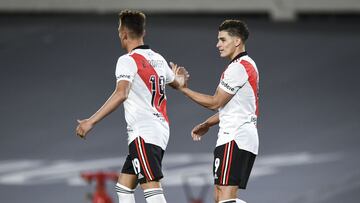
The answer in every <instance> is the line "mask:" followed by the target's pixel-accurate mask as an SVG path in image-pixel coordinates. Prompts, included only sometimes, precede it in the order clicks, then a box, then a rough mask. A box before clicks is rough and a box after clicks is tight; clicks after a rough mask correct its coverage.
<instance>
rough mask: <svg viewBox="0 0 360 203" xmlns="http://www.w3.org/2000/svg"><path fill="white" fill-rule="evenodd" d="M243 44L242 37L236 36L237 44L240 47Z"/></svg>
mask: <svg viewBox="0 0 360 203" xmlns="http://www.w3.org/2000/svg"><path fill="white" fill-rule="evenodd" d="M241 44H242V40H241V38H240V37H236V38H235V46H236V47H238V46H240V45H241Z"/></svg>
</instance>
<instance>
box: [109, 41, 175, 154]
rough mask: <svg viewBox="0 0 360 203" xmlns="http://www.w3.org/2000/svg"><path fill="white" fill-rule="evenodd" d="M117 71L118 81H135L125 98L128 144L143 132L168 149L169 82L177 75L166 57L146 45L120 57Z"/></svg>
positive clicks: (147, 139)
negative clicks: (166, 89) (167, 108)
mask: <svg viewBox="0 0 360 203" xmlns="http://www.w3.org/2000/svg"><path fill="white" fill-rule="evenodd" d="M115 75H116V79H117V82H118V81H120V80H126V81H129V82H131V89H130V92H129V95H128V98H127V99H126V100H125V101H124V109H125V120H126V122H127V131H128V144H130V143H131V142H132V141H133V140H134V139H135V138H136V137H138V136H141V137H142V138H143V139H144V140H145V142H147V143H151V144H154V145H157V146H159V147H161V148H162V149H163V150H165V149H166V146H167V143H168V140H169V119H168V116H167V113H166V95H165V86H166V84H167V83H171V82H172V81H173V80H174V77H175V76H174V74H173V72H172V70H171V69H170V67H169V66H168V64H167V62H166V60H165V59H164V58H163V57H162V56H161V55H160V54H158V53H156V52H154V51H152V50H151V49H150V48H149V46H147V45H142V46H139V47H137V48H135V49H134V50H132V51H131V52H130V53H128V54H124V55H123V56H121V57H120V58H119V60H118V62H117V64H116V71H115Z"/></svg>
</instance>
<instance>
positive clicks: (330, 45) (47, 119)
mask: <svg viewBox="0 0 360 203" xmlns="http://www.w3.org/2000/svg"><path fill="white" fill-rule="evenodd" d="M227 17H228V16H222V15H214V16H211V15H202V16H195V15H191V16H189V15H173V16H164V15H154V16H152V15H149V16H148V27H147V37H146V42H147V43H148V44H150V46H151V47H152V48H153V49H154V50H156V51H158V52H159V53H162V54H163V55H164V56H165V58H167V59H168V60H169V61H174V62H177V63H179V64H182V65H184V66H185V67H187V69H188V70H189V72H190V74H191V82H190V87H192V88H193V89H194V90H198V91H201V92H204V93H208V94H212V93H213V92H214V90H215V88H216V86H217V83H218V79H219V76H220V74H221V73H222V71H223V69H224V67H225V66H226V64H227V61H226V60H223V59H221V58H220V57H219V56H218V52H217V50H216V47H215V44H216V37H217V27H218V25H219V24H220V23H221V22H222V20H223V19H225V18H227ZM230 17H233V18H234V17H236V16H230ZM242 19H245V20H246V21H247V22H248V25H249V27H250V30H251V35H250V40H249V41H248V44H247V51H248V53H249V55H250V56H251V57H252V58H253V59H254V60H255V61H256V62H257V65H258V68H259V71H260V88H261V89H260V93H261V94H260V113H261V116H260V119H259V134H260V154H259V156H258V161H257V162H256V163H255V172H254V175H253V178H252V179H251V180H250V182H249V185H248V189H247V190H246V191H241V192H240V196H241V197H242V198H243V199H244V200H246V201H247V202H249V203H273V202H276V203H325V202H326V203H339V202H342V203H356V202H359V200H360V171H359V167H360V163H359V158H358V156H359V155H360V154H359V153H360V148H359V144H360V137H359V129H360V125H359V119H358V115H359V113H360V105H359V102H358V100H359V99H360V91H359V87H360V82H359V76H360V69H359V67H360V62H359V57H360V52H359V47H360V26H358V25H359V24H360V19H359V18H358V17H344V18H336V17H317V18H316V17H306V18H301V19H300V20H299V21H298V22H292V23H291V22H289V23H273V22H270V21H269V20H268V19H266V18H263V17H256V16H253V17H243V18H242ZM123 53H124V52H123V51H122V50H121V48H120V44H119V40H118V36H117V16H116V15H85V14H83V15H55V14H54V15H4V14H3V15H0V70H1V71H0V93H1V99H0V102H1V105H0V126H1V128H0V202H1V203H20V202H37V203H40V202H41V203H64V202H74V203H75V202H76V203H80V202H85V200H84V195H85V193H86V192H88V191H90V187H88V186H86V185H81V184H79V181H78V180H77V179H76V178H68V179H66V178H65V179H62V178H61V172H63V171H62V170H66V169H68V168H67V167H60V166H63V165H61V164H65V166H68V165H69V164H70V163H71V164H70V165H71V166H73V165H76V166H78V165H77V164H79V163H81V162H82V161H92V160H102V159H107V158H114V157H115V158H116V157H118V158H120V157H124V156H125V155H126V152H127V143H126V131H125V121H124V118H123V110H122V107H121V108H120V109H119V110H118V111H117V112H116V113H114V114H113V115H111V116H110V117H108V118H106V119H105V120H104V121H103V122H102V123H100V124H99V125H98V126H97V127H96V128H95V129H94V130H93V131H92V132H91V134H90V135H89V136H88V139H87V140H86V141H83V140H80V139H78V138H77V137H75V135H74V128H75V126H76V119H78V118H86V117H88V116H89V115H90V114H91V113H93V112H94V111H95V110H97V109H98V108H99V107H100V105H101V104H102V103H103V102H104V101H105V100H106V98H107V97H108V96H109V95H110V94H111V92H112V90H113V88H114V85H115V80H114V70H115V64H116V60H117V57H118V56H120V55H122V54H123ZM167 93H168V113H169V117H170V120H171V139H170V142H169V145H168V150H167V154H168V161H169V163H171V161H172V160H171V159H172V158H171V157H173V156H175V157H177V156H180V155H186V156H192V155H193V156H196V155H201V154H205V155H206V156H205V157H211V153H212V150H213V148H214V145H215V140H216V131H217V128H214V129H212V130H211V131H210V132H209V135H208V136H207V137H206V138H205V139H203V140H202V141H201V142H200V143H194V142H192V140H191V139H190V130H191V129H192V127H193V126H194V125H195V124H197V123H199V122H201V121H203V120H204V119H205V118H207V117H208V116H210V115H211V114H212V113H213V112H211V111H208V110H206V109H204V108H201V107H199V106H197V105H195V104H194V103H192V102H190V101H189V100H188V99H187V98H185V97H183V96H182V95H181V94H179V93H178V92H176V91H174V90H172V89H170V88H168V89H167ZM199 157H200V156H199ZM166 158H167V157H165V159H166ZM115 160H116V159H115ZM204 160H205V161H204ZM199 161H203V164H205V166H207V164H211V163H210V162H211V158H210V159H209V160H208V159H207V158H201V157H200V158H197V159H194V161H193V162H184V163H183V164H182V165H181V167H179V166H177V165H176V163H175V164H174V163H173V165H171V164H169V165H168V166H166V165H164V167H165V168H166V170H167V171H168V174H169V177H176V176H171V174H176V173H175V170H174V169H183V171H186V170H187V167H190V168H191V167H192V166H193V165H196V164H198V163H199ZM107 163H108V162H107ZM111 163H113V162H112V161H111V160H110V161H109V163H108V164H109V165H107V166H106V167H105V165H104V169H107V170H119V167H120V165H121V162H120V161H119V163H114V165H111ZM26 164H29V166H26ZM66 164H68V165H66ZM116 165H118V167H116ZM74 167H75V166H74ZM41 169H43V170H41ZM204 169H205V171H204V173H210V170H211V168H210V165H209V167H208V168H207V167H204ZM207 169H208V171H206V170H207ZM56 170H57V171H56ZM39 171H40V172H39ZM50 171H51V172H50ZM54 171H55V172H54ZM189 171H190V172H194V171H193V169H191V170H190V169H189ZM53 172H54V173H53ZM29 174H30V175H29ZM35 174H36V175H35ZM54 174H55V175H54ZM165 175H166V174H165ZM29 176H30V177H32V178H26V177H29ZM64 176H66V175H64ZM75 176H77V173H76V174H75ZM75 176H69V177H75ZM24 177H25V178H24ZM66 177H68V176H66ZM71 180H74V181H71ZM76 180H77V183H78V184H75V183H74V182H76ZM69 182H73V184H70V183H69ZM165 182H166V181H165ZM167 182H168V183H167V184H165V183H164V188H165V192H166V196H167V199H168V202H170V203H185V202H186V200H185V194H184V190H183V188H182V186H181V184H179V183H173V184H170V182H171V180H168V181H167ZM109 185H110V184H109ZM210 188H211V186H210ZM111 190H112V188H109V191H111ZM193 190H194V191H195V192H196V191H198V190H200V187H199V186H196V185H194V186H193ZM112 195H113V197H115V196H114V194H112ZM136 198H137V199H138V202H140V203H144V202H145V201H144V200H143V197H142V192H141V191H137V192H136ZM211 198H212V191H211V190H209V192H208V193H207V196H206V200H205V202H211Z"/></svg>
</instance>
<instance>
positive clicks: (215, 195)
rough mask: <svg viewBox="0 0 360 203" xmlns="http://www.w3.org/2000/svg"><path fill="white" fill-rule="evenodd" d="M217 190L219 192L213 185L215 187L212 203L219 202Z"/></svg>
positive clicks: (218, 188) (217, 187)
mask: <svg viewBox="0 0 360 203" xmlns="http://www.w3.org/2000/svg"><path fill="white" fill-rule="evenodd" d="M219 190H220V187H219V186H217V185H215V187H214V201H215V203H218V202H219Z"/></svg>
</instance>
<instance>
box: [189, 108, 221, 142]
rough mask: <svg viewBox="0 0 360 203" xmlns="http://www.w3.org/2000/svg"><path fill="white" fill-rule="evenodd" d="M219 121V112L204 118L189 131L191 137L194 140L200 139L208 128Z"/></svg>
mask: <svg viewBox="0 0 360 203" xmlns="http://www.w3.org/2000/svg"><path fill="white" fill-rule="evenodd" d="M219 122H220V119H219V113H216V114H214V115H212V116H211V117H209V118H208V119H206V121H204V122H203V123H200V124H198V125H196V126H195V127H194V128H193V129H192V131H191V137H192V138H193V140H194V141H199V140H201V137H202V136H203V135H204V134H206V133H207V132H208V131H209V129H210V128H211V127H212V126H214V125H216V124H218V123H219Z"/></svg>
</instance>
